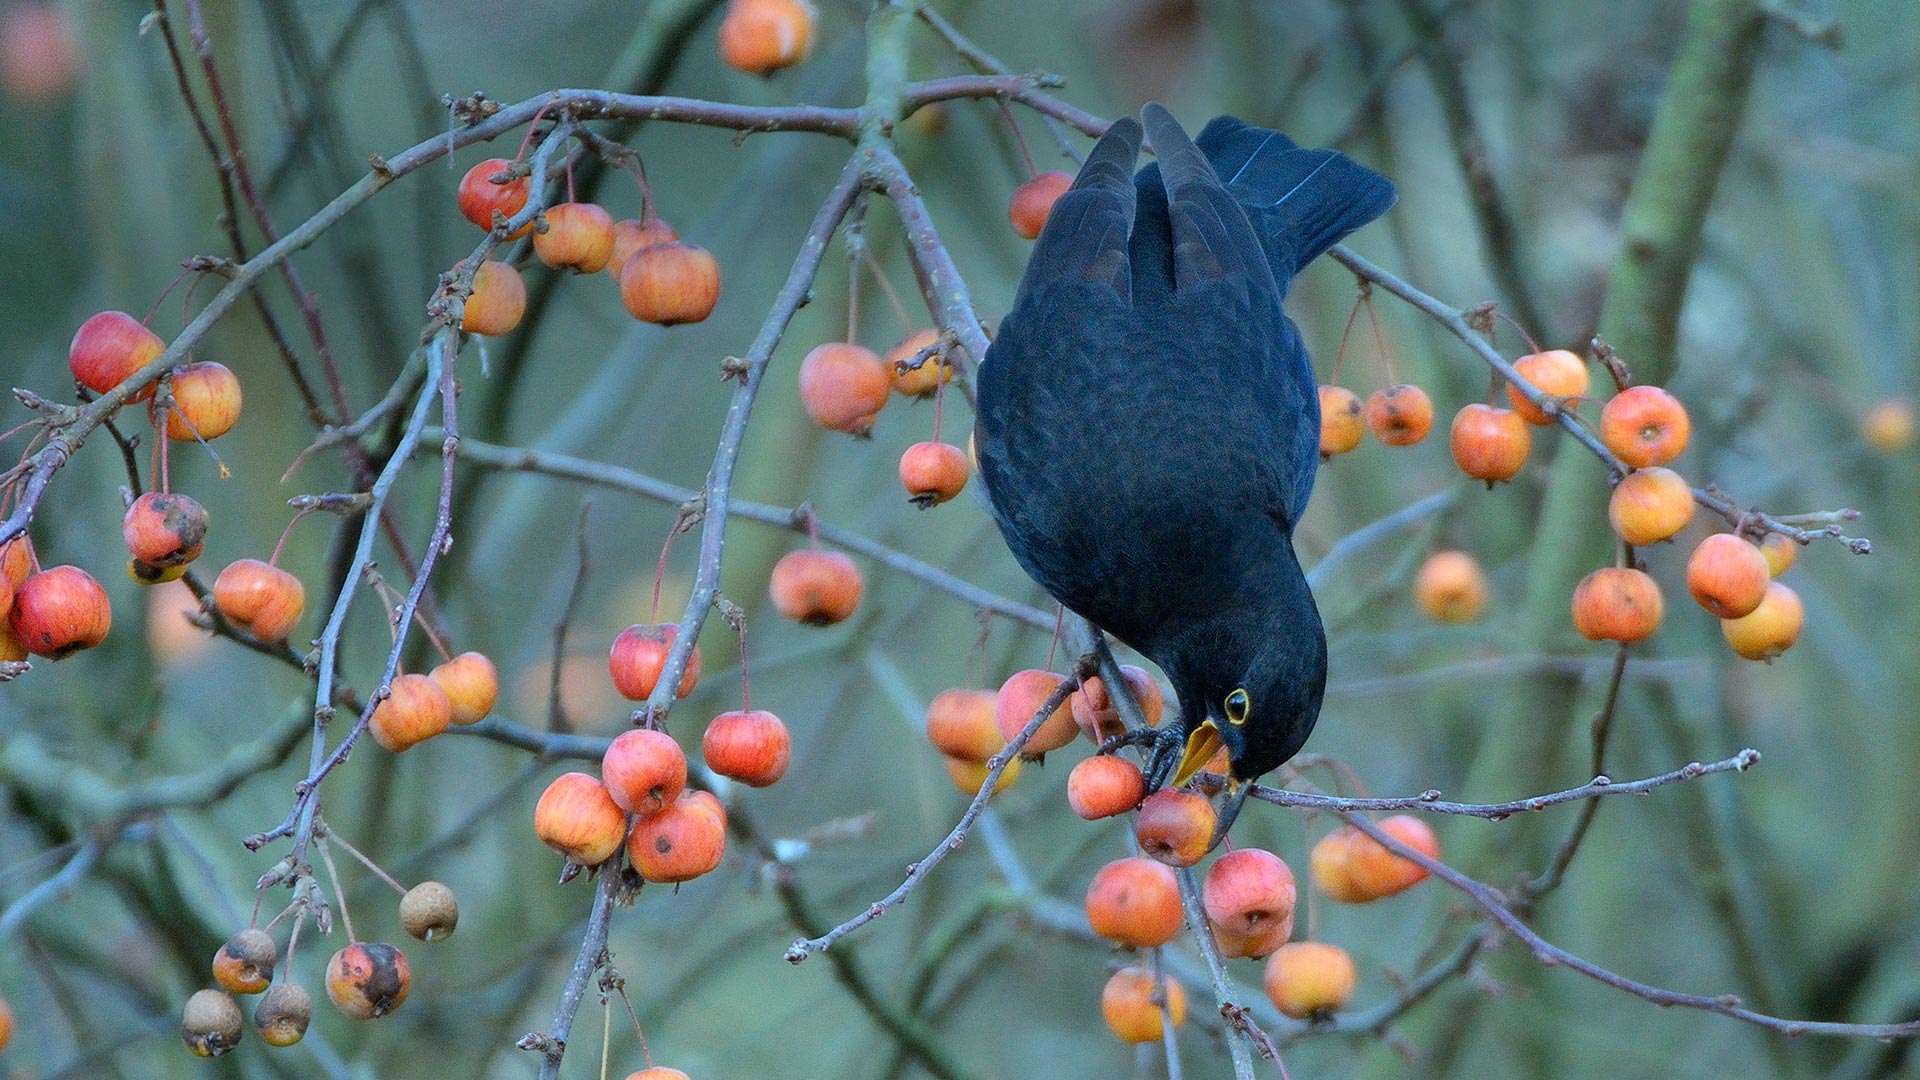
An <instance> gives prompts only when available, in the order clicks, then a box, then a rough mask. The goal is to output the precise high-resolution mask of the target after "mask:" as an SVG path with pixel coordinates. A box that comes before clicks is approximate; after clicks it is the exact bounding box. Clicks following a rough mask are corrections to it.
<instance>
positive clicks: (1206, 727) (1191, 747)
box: [1172, 720, 1222, 787]
mask: <svg viewBox="0 0 1920 1080" xmlns="http://www.w3.org/2000/svg"><path fill="white" fill-rule="evenodd" d="M1221 745H1222V744H1221V742H1220V729H1219V728H1217V727H1214V726H1213V721H1211V720H1208V721H1206V722H1205V723H1203V724H1201V725H1200V726H1199V727H1197V728H1194V729H1193V734H1191V735H1189V736H1187V749H1186V751H1185V752H1184V753H1182V754H1181V755H1180V767H1179V768H1177V769H1175V770H1174V771H1173V781H1172V784H1173V786H1174V787H1181V786H1183V785H1185V784H1186V782H1187V781H1189V780H1191V779H1193V774H1194V773H1197V772H1199V771H1200V770H1201V768H1203V767H1204V766H1205V765H1206V764H1207V762H1209V761H1212V760H1213V755H1215V754H1217V753H1219V752H1220V747H1221Z"/></svg>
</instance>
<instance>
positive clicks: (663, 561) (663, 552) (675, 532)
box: [647, 521, 680, 623]
mask: <svg viewBox="0 0 1920 1080" xmlns="http://www.w3.org/2000/svg"><path fill="white" fill-rule="evenodd" d="M679 535H680V523H679V522H678V521H675V522H674V523H673V527H672V528H670V529H668V530H667V542H666V543H664V544H661V545H660V561H659V562H657V563H655V564H654V567H653V610H652V611H651V612H650V613H649V614H648V615H647V621H648V622H650V623H657V622H659V621H660V585H661V583H662V582H664V581H665V580H666V579H667V553H668V552H670V551H672V550H673V538H674V537H676V536H679Z"/></svg>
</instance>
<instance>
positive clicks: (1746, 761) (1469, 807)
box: [1251, 750, 1760, 821]
mask: <svg viewBox="0 0 1920 1080" xmlns="http://www.w3.org/2000/svg"><path fill="white" fill-rule="evenodd" d="M1759 761H1760V753H1759V751H1757V750H1742V751H1740V752H1739V753H1737V754H1735V755H1733V756H1732V757H1730V758H1724V759H1722V760H1720V761H1715V762H1712V763H1710V764H1706V765H1702V764H1700V763H1699V762H1697V761H1696V762H1693V763H1692V764H1689V765H1683V766H1681V767H1680V768H1678V769H1675V770H1673V771H1672V772H1664V773H1661V774H1660V775H1658V776H1649V777H1647V778H1646V779H1644V780H1629V781H1625V782H1621V783H1615V782H1614V781H1612V780H1610V779H1608V778H1607V777H1605V776H1596V777H1594V778H1593V779H1592V780H1590V781H1588V782H1587V783H1585V784H1582V785H1580V786H1579V787H1576V788H1568V789H1567V790H1565V791H1555V792H1552V793H1550V794H1546V795H1534V796H1532V797H1530V798H1525V799H1517V800H1515V801H1513V802H1504V803H1461V802H1448V801H1445V800H1443V799H1441V798H1440V793H1439V792H1438V791H1427V792H1422V793H1421V794H1419V795H1414V796H1411V797H1407V798H1397V799H1351V798H1340V797H1336V796H1332V795H1320V794H1316V793H1313V792H1306V791H1289V790H1286V789H1284V788H1275V787H1268V786H1266V785H1264V784H1255V785H1254V786H1253V791H1252V793H1251V794H1252V797H1253V798H1256V799H1259V800H1261V801H1263V802H1270V803H1272V804H1274V805H1275V806H1297V807H1303V808H1306V809H1309V810H1328V811H1332V812H1334V813H1356V812H1369V813H1370V812H1374V811H1381V810H1423V811H1426V812H1427V813H1432V814H1457V815H1460V816H1462V817H1477V818H1486V819H1487V820H1489V821H1500V820H1502V819H1505V818H1510V817H1512V816H1513V815H1515V814H1528V813H1532V812H1534V811H1536V810H1545V809H1546V808H1548V807H1550V806H1559V805H1560V804H1562V803H1570V802H1578V801H1580V800H1582V799H1598V798H1600V797H1602V796H1606V795H1644V794H1646V793H1647V792H1649V791H1652V790H1653V789H1654V788H1657V787H1665V786H1666V785H1668V784H1674V783H1679V782H1680V781H1682V780H1696V779H1699V778H1700V777H1702V776H1709V775H1712V774H1714V773H1724V772H1745V771H1747V770H1748V769H1750V768H1752V767H1753V766H1754V765H1756V764H1758V763H1759Z"/></svg>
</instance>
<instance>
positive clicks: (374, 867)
mask: <svg viewBox="0 0 1920 1080" xmlns="http://www.w3.org/2000/svg"><path fill="white" fill-rule="evenodd" d="M327 836H328V837H330V838H331V839H332V840H333V842H334V843H336V844H339V845H340V846H341V847H343V848H345V849H347V854H349V855H351V856H353V857H354V858H356V859H359V860H360V862H361V864H362V865H363V866H365V867H366V868H367V869H369V870H371V871H373V872H374V874H375V875H377V876H378V877H379V878H380V880H381V881H384V882H386V883H387V884H388V885H391V886H393V891H394V892H397V893H399V894H400V895H401V896H405V895H407V887H406V886H405V885H402V884H400V883H399V882H398V881H395V880H394V879H393V875H392V874H389V873H387V872H386V871H385V870H382V869H380V864H379V863H377V862H374V861H373V860H372V859H369V858H367V855H366V853H365V852H363V851H361V850H360V849H359V848H357V847H354V846H353V845H352V844H349V843H347V838H346V837H344V836H341V835H340V834H339V833H338V832H335V831H334V830H333V829H332V828H328V829H327Z"/></svg>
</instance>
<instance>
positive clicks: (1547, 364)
mask: <svg viewBox="0 0 1920 1080" xmlns="http://www.w3.org/2000/svg"><path fill="white" fill-rule="evenodd" d="M1513 367H1514V370H1515V371H1517V372H1518V373H1519V374H1520V376H1521V377H1522V378H1524V379H1526V380H1527V381H1528V382H1530V383H1532V384H1533V385H1534V386H1536V387H1538V388H1539V390H1540V392H1541V393H1542V394H1544V395H1546V397H1547V399H1548V400H1549V402H1551V403H1552V405H1553V411H1552V412H1549V411H1548V410H1545V409H1542V408H1540V407H1539V406H1537V405H1535V404H1534V403H1533V402H1531V401H1529V400H1527V398H1526V396H1525V395H1524V394H1522V393H1521V392H1520V390H1519V388H1518V387H1515V386H1513V385H1508V387H1507V404H1508V405H1509V406H1511V407H1510V408H1500V407H1499V406H1497V405H1494V404H1487V403H1482V402H1474V403H1472V404H1469V405H1467V406H1465V407H1463V408H1462V409H1461V410H1460V411H1459V412H1458V413H1455V414H1454V417H1453V426H1452V428H1451V429H1450V431H1449V434H1448V442H1449V445H1450V447H1451V449H1452V451H1453V460H1454V464H1456V465H1458V466H1459V467H1460V471H1461V472H1464V473H1466V474H1467V475H1468V476H1471V477H1473V478H1474V479H1476V480H1484V481H1486V482H1487V483H1488V484H1489V485H1492V484H1496V483H1500V482H1502V481H1506V480H1511V479H1513V478H1514V477H1515V476H1517V475H1519V472H1520V470H1521V468H1522V467H1523V466H1525V465H1526V463H1527V457H1528V455H1530V454H1531V453H1532V452H1533V434H1532V431H1531V428H1533V427H1548V426H1551V425H1553V424H1554V423H1556V422H1557V421H1556V420H1555V416H1556V414H1557V413H1558V412H1559V411H1560V410H1561V409H1567V410H1569V411H1570V410H1572V409H1574V408H1576V407H1577V406H1578V403H1579V400H1580V399H1581V397H1582V396H1584V395H1585V394H1586V392H1587V386H1588V381H1589V380H1588V376H1587V365H1586V363H1585V362H1584V361H1582V360H1581V359H1580V357H1578V356H1576V355H1574V354H1573V353H1571V352H1568V351H1567V350H1565V349H1547V350H1544V351H1541V352H1536V353H1532V354H1529V355H1527V356H1523V357H1521V358H1520V359H1518V360H1516V361H1514V363H1513ZM1606 423H1608V421H1607V420H1606V418H1604V417H1603V418H1602V424H1603V425H1605V424H1606ZM1431 430H1433V399H1432V398H1431V397H1429V396H1428V395H1427V392H1426V391H1425V390H1422V389H1421V388H1420V387H1418V386H1415V385H1413V384H1412V383H1396V384H1394V385H1392V386H1386V387H1382V388H1381V389H1379V390H1375V391H1374V392H1373V393H1372V394H1371V395H1369V396H1368V397H1367V399H1366V401H1364V402H1362V401H1361V400H1360V396H1359V395H1358V394H1355V393H1354V392H1353V391H1352V390H1349V389H1347V388H1346V387H1344V386H1334V385H1325V386H1322V387H1320V457H1321V458H1322V460H1325V459H1329V458H1333V457H1336V456H1338V455H1340V454H1345V453H1349V452H1351V451H1353V450H1354V449H1356V448H1357V447H1359V445H1360V443H1361V442H1362V441H1363V440H1365V438H1366V436H1367V434H1368V433H1369V432H1371V433H1372V434H1373V437H1374V438H1376V439H1378V440H1380V442H1382V443H1384V444H1385V445H1387V446H1413V445H1415V444H1417V443H1419V442H1421V441H1422V440H1424V439H1425V438H1426V437H1427V433H1428V432H1429V431H1431ZM1682 441H1683V443H1684V438H1683V440H1682Z"/></svg>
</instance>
